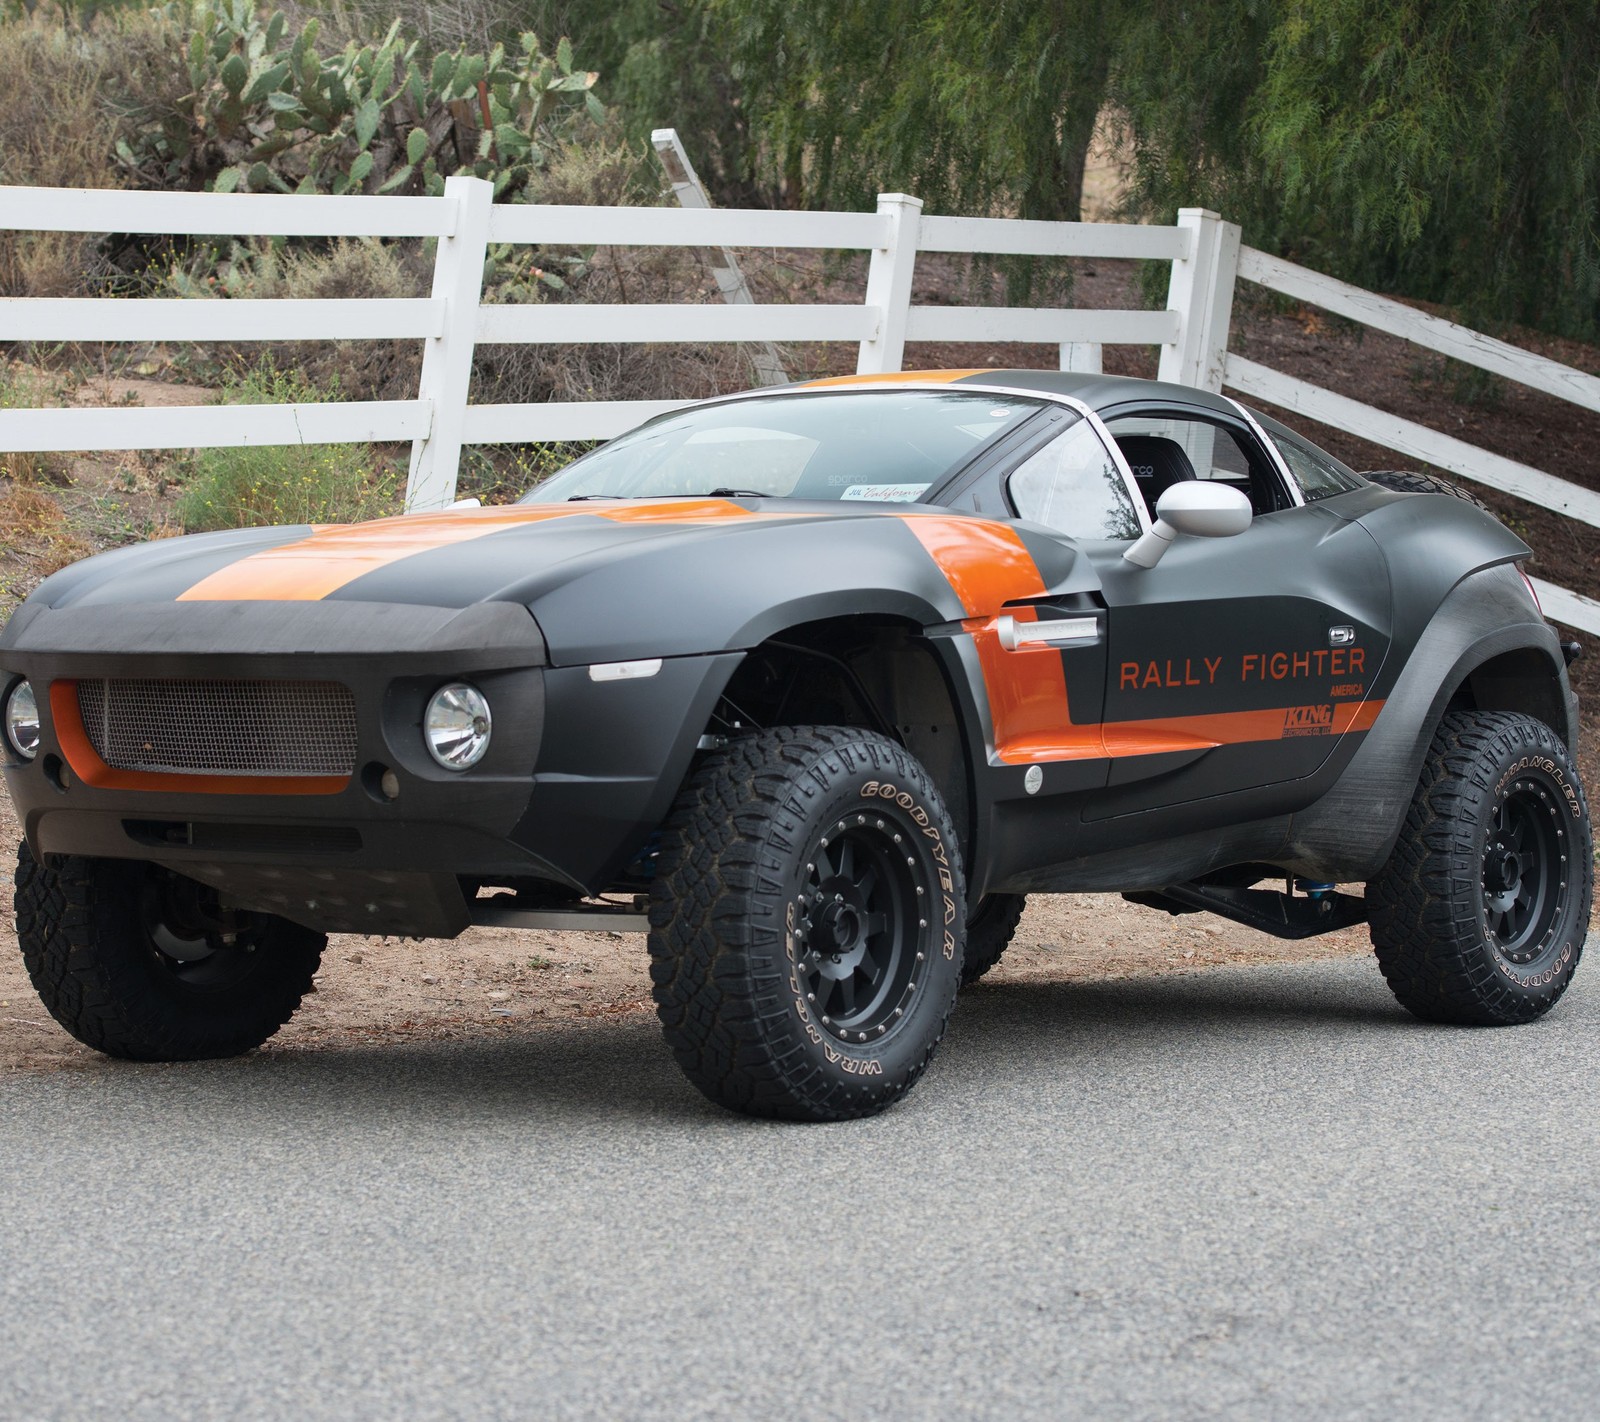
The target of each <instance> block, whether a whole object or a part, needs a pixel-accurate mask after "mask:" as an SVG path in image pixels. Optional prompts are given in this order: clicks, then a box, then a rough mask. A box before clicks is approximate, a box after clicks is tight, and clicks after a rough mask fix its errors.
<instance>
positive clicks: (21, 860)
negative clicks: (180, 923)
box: [16, 843, 327, 1062]
mask: <svg viewBox="0 0 1600 1422" xmlns="http://www.w3.org/2000/svg"><path fill="white" fill-rule="evenodd" d="M166 872H167V871H165V870H162V869H159V868H158V867H157V866H155V865H150V864H143V863H139V862H136V861H134V860H122V859H88V858H83V857H81V856H77V855H60V856H53V857H52V858H51V859H50V860H49V862H48V863H47V864H40V863H38V862H37V861H36V860H35V859H34V857H33V854H32V852H31V851H30V850H29V848H28V846H27V844H26V843H24V844H23V845H22V846H21V847H20V848H19V849H18V851H17V875H16V911H17V938H18V941H19V942H20V943H21V945H22V958H23V962H24V963H25V964H26V965H27V969H28V976H29V977H30V978H31V979H32V980H33V986H34V990H35V991H36V992H37V993H38V994H39V998H40V1000H41V1001H42V1002H43V1003H44V1005H45V1007H46V1008H47V1009H48V1011H49V1013H50V1015H51V1016H52V1017H54V1018H55V1020H56V1021H57V1022H59V1023H60V1024H61V1025H62V1026H63V1027H65V1028H66V1029H67V1031H68V1032H70V1033H71V1034H72V1035H73V1036H74V1037H76V1038H77V1039H78V1040H79V1041H80V1042H82V1043H83V1044H84V1045H85V1046H88V1047H93V1048H94V1049H95V1050H96V1051H97V1052H104V1053H105V1054H106V1055H107V1056H111V1057H123V1058H126V1059H128V1060H131V1061H145V1062H177V1061H199V1060H203V1059H207V1058H212V1057H233V1056H238V1055H239V1054H240V1053H241V1052H247V1051H249V1050H250V1049H251V1048H252V1047H259V1046H260V1045H261V1044H262V1043H263V1042H265V1041H266V1040H267V1038H268V1037H270V1036H271V1035H272V1034H273V1033H274V1032H276V1031H277V1030H278V1028H280V1027H281V1026H283V1024H284V1023H285V1022H287V1021H288V1020H289V1018H290V1017H291V1016H292V1015H293V1014H294V1010H295V1008H296V1007H298V1006H299V1005H300V999H301V998H302V997H303V996H304V995H305V994H306V993H307V992H308V991H309V990H310V988H311V979H312V976H313V974H315V972H316V970H317V965H318V963H319V962H320V961H321V957H322V949H323V946H324V945H325V944H326V943H327V939H326V938H325V937H324V936H323V935H322V934H320V933H313V932H312V931H311V930H310V929H308V928H301V927H300V926H299V925H298V924H294V923H290V922H289V921H288V920H287V919H282V918H276V917H274V916H272V915H270V914H244V913H241V914H240V915H239V916H238V922H239V933H238V941H237V942H236V943H235V944H234V945H233V946H230V947H224V948H218V949H216V950H215V951H214V952H212V953H211V954H210V955H209V956H207V957H203V958H200V959H196V960H194V961H183V962H179V961H178V960H176V959H173V958H170V957H168V956H167V954H165V953H164V952H162V951H161V949H160V948H158V947H157V945H156V939H155V938H154V937H153V936H152V934H151V932H150V930H149V928H148V927H147V919H146V915H145V913H144V912H143V909H142V905H143V904H144V902H145V899H146V893H147V890H148V889H149V887H150V883H151V878H152V876H157V875H161V874H164V873H166ZM169 941H172V940H169Z"/></svg>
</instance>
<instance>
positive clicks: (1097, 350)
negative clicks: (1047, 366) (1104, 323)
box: [1061, 341, 1103, 375]
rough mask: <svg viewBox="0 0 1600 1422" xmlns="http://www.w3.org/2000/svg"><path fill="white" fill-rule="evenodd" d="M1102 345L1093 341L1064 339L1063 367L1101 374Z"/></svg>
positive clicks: (1088, 373) (1062, 348) (1062, 346)
mask: <svg viewBox="0 0 1600 1422" xmlns="http://www.w3.org/2000/svg"><path fill="white" fill-rule="evenodd" d="M1101 351H1102V347H1101V346H1099V345H1098V344H1096V343H1095V342H1093V341H1063V342H1062V343H1061V369H1062V370H1077V371H1082V372H1084V373H1085V374H1087V375H1099V374H1101V372H1102V369H1103V367H1102V365H1101V358H1102V357H1101Z"/></svg>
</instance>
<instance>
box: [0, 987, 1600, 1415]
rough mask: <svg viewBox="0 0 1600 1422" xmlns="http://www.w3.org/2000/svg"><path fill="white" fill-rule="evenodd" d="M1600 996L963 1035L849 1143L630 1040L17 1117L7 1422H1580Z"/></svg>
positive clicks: (54, 1099)
mask: <svg viewBox="0 0 1600 1422" xmlns="http://www.w3.org/2000/svg"><path fill="white" fill-rule="evenodd" d="M1597 1045H1600V982H1597V981H1596V979H1595V976H1594V974H1593V973H1591V974H1590V976H1589V977H1588V979H1587V981H1586V980H1585V979H1584V977H1583V975H1581V974H1580V978H1579V985H1578V987H1577V988H1576V989H1574V991H1573V993H1572V994H1571V995H1569V997H1568V999H1567V1001H1566V1002H1565V1003H1564V1004H1563V1005H1562V1007H1561V1008H1560V1009H1559V1010H1558V1011H1557V1013H1556V1014H1555V1015H1554V1016H1553V1017H1552V1018H1551V1019H1550V1020H1549V1021H1547V1022H1546V1023H1543V1024H1541V1025H1539V1026H1536V1027H1531V1028H1521V1029H1514V1030H1511V1031H1500V1032H1484V1031H1461V1030H1449V1029H1432V1028H1425V1027H1422V1026H1418V1025H1415V1024H1413V1023H1411V1022H1410V1021H1409V1019H1407V1018H1405V1017H1404V1016H1402V1015H1401V1014H1400V1012H1399V1011H1398V1009H1397V1008H1396V1007H1395V1006H1394V1005H1393V1004H1392V1002H1391V1000H1390V999H1389V997H1388V995H1387V992H1386V990H1385V989H1384V987H1383V985H1382V983H1381V982H1380V980H1379V979H1378V977H1377V973H1376V970H1375V969H1374V968H1372V967H1371V966H1370V964H1369V963H1368V962H1365V961H1361V960H1337V961H1329V962H1322V963H1312V964H1306V965H1299V966H1294V967H1286V968H1271V969H1255V970H1222V971H1217V972H1213V973H1209V974H1201V975H1196V976H1192V977H1179V978H1172V977H1167V978H1156V979H1146V980H1134V981H1125V982H1111V983H1098V984H1073V985H1062V986H1048V985H1047V986H1042V987H1041V986H1037V985H1035V986H1028V987H1007V988H999V989H990V990H979V991H977V992H975V993H973V994H972V995H971V996H970V997H969V999H968V1000H967V1001H966V1002H965V1003H964V1004H963V1008H962V1010H961V1011H960V1012H959V1013H958V1014H957V1023H956V1025H955V1027H954V1029H953V1034H952V1036H951V1038H950V1040H949V1041H948V1042H947V1043H946V1047H945V1050H944V1052H943V1053H942V1055H941V1058H940V1061H939V1063H938V1064H937V1066H936V1067H935V1068H934V1071H933V1073H932V1075H931V1076H930V1077H929V1078H927V1079H926V1080H925V1081H924V1082H923V1084H922V1085H921V1086H920V1087H919V1089H918V1090H917V1091H916V1092H915V1093H914V1094H913V1095H912V1097H911V1099H910V1100H909V1101H908V1102H907V1103H906V1104H905V1105H904V1106H902V1107H901V1108H900V1109H898V1110H896V1111H893V1112H891V1113H890V1114H889V1115H887V1116H885V1117H883V1118H880V1119H879V1120H877V1121H873V1122H864V1123H859V1124H854V1125H849V1126H827V1127H795V1126H776V1125H768V1124H761V1123H751V1122H746V1121H742V1120H739V1119H736V1118H734V1117H731V1116H726V1115H723V1114H721V1113H719V1112H717V1111H716V1110H714V1109H713V1108H711V1107H710V1106H708V1105H706V1104H704V1103H702V1102H701V1100H700V1099H699V1098H698V1097H697V1096H694V1095H693V1094H692V1093H691V1092H690V1091H689V1090H688V1088H687V1087H686V1086H684V1085H683V1084H682V1082H681V1081H680V1079H679V1077H678V1076H677V1073H676V1071H675V1070H674V1069H673V1068H672V1067H671V1065H670V1064H669V1063H668V1061H667V1060H666V1058H665V1056H664V1053H663V1051H662V1049H661V1048H660V1046H659V1044H658V1042H657V1039H656V1037H655V1034H654V1031H653V1024H651V1023H647V1022H633V1023H628V1024H624V1025H614V1026H597V1027H594V1028H591V1029H587V1030H567V1029H562V1030H552V1031H549V1032H544V1033H534V1034H531V1035H529V1036H528V1037H526V1038H524V1039H522V1040H520V1041H508V1042H499V1041H497V1042H494V1043H488V1044H479V1045H476V1046H467V1047H459V1046H457V1047H438V1048H427V1049H405V1050H371V1051H366V1052H361V1053H349V1054H339V1055H336V1054H328V1055H307V1056H303V1057H301V1058H299V1059H297V1060H272V1059H271V1058H270V1057H269V1058H255V1059H251V1060H246V1061H242V1062H237V1063H231V1064H222V1065H209V1066H199V1067H182V1068H174V1067H140V1068H125V1067H124V1068H117V1069H109V1070H105V1071H101V1070H98V1069H97V1070H95V1071H93V1072H90V1073H83V1072H77V1073H62V1074H58V1075H55V1076H52V1077H33V1078H13V1079H11V1080H10V1081H8V1082H6V1083H4V1084H3V1085H0V1415H3V1416H4V1417H5V1418H7V1419H11V1418H27V1419H34V1418H57V1417H60V1418H67V1417H72V1418H107V1417H118V1418H121V1417H128V1418H139V1419H144V1418H150V1419H162V1422H167V1419H174V1418H191V1417H192V1418H229V1419H234V1418H251V1417H273V1418H280V1417H281V1418H291V1417H292V1418H324V1417H325V1418H351V1417H361V1418H397V1417H443V1416H451V1417H471V1418H498V1417H505V1418H513V1417H515V1418H529V1417H538V1418H545V1417H557V1418H566V1417H604V1418H622V1417H662V1418H674V1419H679V1418H695V1417H730V1418H747V1417H748V1418H790V1417H806V1418H840V1419H846V1418H848V1419H858V1418H876V1417H896V1418H913V1417H915V1418H921V1417H940V1418H963V1417H1001V1418H1013V1417H1019V1416H1051V1417H1057V1416H1060V1417H1071V1416H1082V1417H1092V1418H1095V1419H1101V1418H1122V1417H1128V1418H1147V1417H1184V1418H1187V1417H1204V1416H1212V1415H1216V1416H1224V1417H1228V1418H1239V1417H1264V1418H1290V1417H1302V1416H1307V1415H1316V1416H1337V1417H1373V1418H1378V1417H1382V1418H1390V1417H1394V1416H1396V1415H1402V1416H1406V1417H1463V1416H1468V1417H1480V1416H1481V1417H1506V1418H1518V1419H1522V1418H1533V1417H1540V1416H1548V1417H1566V1418H1571V1417H1578V1416H1594V1415H1596V1408H1597V1407H1600V1343H1597V1341H1596V1340H1597V1339H1600V1302H1597V1287H1600V1286H1597V1282H1596V1281H1597V1278H1600V1270H1597V1265H1600V1250H1597V1232H1600V1231H1597V1208H1596V1205H1597V1194H1600V1183H1597V1176H1600V1151H1597V1148H1596V1141H1597V1135H1596V1132H1597V1127H1596V1122H1595V1102H1596V1093H1595V1089H1594V1088H1595V1081H1596V1074H1597V1067H1596V1055H1597V1053H1596V1048H1597Z"/></svg>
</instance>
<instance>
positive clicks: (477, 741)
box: [422, 681, 490, 770]
mask: <svg viewBox="0 0 1600 1422" xmlns="http://www.w3.org/2000/svg"><path fill="white" fill-rule="evenodd" d="M489 731H490V717H489V703H488V702H487V701H486V700H484V697H483V693H482V692H481V691H479V690H478V688H477V687H475V686H468V685H467V684H466V683H465V682H464V681H456V682H451V684H450V685H449V686H441V687H440V688H439V689H438V690H437V691H436V692H434V693H433V695H432V696H431V697H430V698H429V700H428V710H427V713H426V714H425V715H424V716H423V718H422V734H423V737H424V738H425V739H426V740H427V742H428V753H429V754H430V755H431V756H432V757H433V758H434V759H435V760H436V761H438V762H439V764H440V765H442V766H443V767H444V768H445V769H446V770H466V769H467V768H468V767H469V766H474V765H476V764H477V763H478V762H479V761H480V760H482V759H483V753H484V752H485V751H486V750H488V749H489Z"/></svg>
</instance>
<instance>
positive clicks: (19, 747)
mask: <svg viewBox="0 0 1600 1422" xmlns="http://www.w3.org/2000/svg"><path fill="white" fill-rule="evenodd" d="M6 739H7V740H8V741H10V742H11V749H12V750H14V751H15V752H16V753H17V754H18V755H20V756H21V757H22V758H23V759H24V760H32V759H33V758H34V756H36V755H38V753H39V702H38V700H37V699H36V698H35V697H34V694H33V687H32V686H31V685H30V684H29V683H27V682H25V681H19V682H18V683H17V684H16V685H15V686H14V687H12V688H11V695H10V696H8V697H6Z"/></svg>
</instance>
